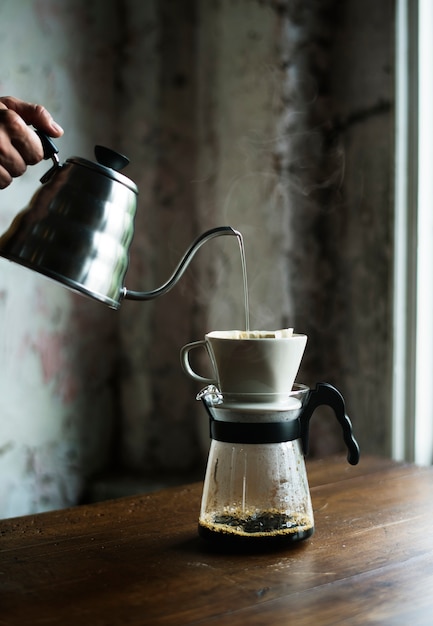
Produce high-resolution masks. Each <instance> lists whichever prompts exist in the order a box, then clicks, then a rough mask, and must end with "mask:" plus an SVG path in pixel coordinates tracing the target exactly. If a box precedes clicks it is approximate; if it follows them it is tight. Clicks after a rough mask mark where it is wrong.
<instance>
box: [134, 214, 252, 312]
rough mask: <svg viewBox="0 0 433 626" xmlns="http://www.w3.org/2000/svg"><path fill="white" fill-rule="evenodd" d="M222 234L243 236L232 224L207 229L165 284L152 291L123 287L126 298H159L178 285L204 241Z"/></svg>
mask: <svg viewBox="0 0 433 626" xmlns="http://www.w3.org/2000/svg"><path fill="white" fill-rule="evenodd" d="M221 235H234V236H235V237H238V239H239V238H240V237H241V233H240V232H239V231H237V230H235V229H234V228H232V227H231V226H218V227H217V228H212V229H211V230H207V231H206V232H204V233H202V234H201V235H200V236H199V237H197V239H196V240H195V241H194V242H193V243H192V244H191V246H190V247H189V248H188V250H187V251H186V253H185V254H184V256H183V257H182V259H181V260H180V262H179V264H178V265H177V267H176V269H175V270H174V272H173V274H172V275H171V277H170V278H169V279H168V280H167V281H166V282H165V283H164V284H163V285H161V287H158V288H157V289H153V290H152V291H131V290H130V289H126V287H123V289H122V295H123V298H124V299H125V300H153V299H154V298H158V297H159V296H162V295H164V294H166V293H167V292H168V291H170V289H172V287H174V286H175V285H176V283H177V282H178V281H179V279H180V278H181V277H182V276H183V274H184V272H185V270H186V268H187V267H188V265H189V264H190V262H191V261H192V259H193V257H194V256H195V254H196V252H198V250H199V249H200V248H201V247H202V245H203V244H204V243H206V242H207V241H209V240H210V239H213V238H214V237H220V236H221Z"/></svg>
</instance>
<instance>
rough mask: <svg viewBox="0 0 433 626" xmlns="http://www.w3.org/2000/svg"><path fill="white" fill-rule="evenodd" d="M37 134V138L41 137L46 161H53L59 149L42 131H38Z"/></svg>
mask: <svg viewBox="0 0 433 626" xmlns="http://www.w3.org/2000/svg"><path fill="white" fill-rule="evenodd" d="M35 132H36V134H37V136H38V137H39V139H40V140H41V143H42V147H43V149H44V159H53V158H54V155H56V154H57V153H58V152H59V149H58V147H57V146H56V144H55V143H54V141H53V140H52V139H51V137H48V135H46V134H45V133H43V132H42V131H41V130H38V129H36V131H35Z"/></svg>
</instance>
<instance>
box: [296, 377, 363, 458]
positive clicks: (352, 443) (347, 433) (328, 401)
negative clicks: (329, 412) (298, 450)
mask: <svg viewBox="0 0 433 626" xmlns="http://www.w3.org/2000/svg"><path fill="white" fill-rule="evenodd" d="M321 405H327V406H330V407H331V409H333V411H334V413H335V417H336V418H337V420H338V421H339V423H340V425H341V428H342V430H343V439H344V442H345V444H346V446H347V450H348V452H347V460H348V462H349V463H350V464H351V465H357V463H358V461H359V446H358V443H357V441H356V440H355V437H354V436H353V432H352V423H351V421H350V419H349V417H348V416H347V415H346V409H345V403H344V398H343V396H342V395H341V393H340V392H339V391H338V389H336V388H335V387H333V386H332V385H330V384H329V383H317V385H316V388H315V389H314V390H311V391H310V395H309V398H308V400H307V403H306V405H305V408H304V410H303V411H302V415H301V417H300V422H301V440H302V447H303V450H304V454H305V455H306V454H307V453H308V435H309V429H310V419H311V416H312V415H313V413H314V411H315V410H316V409H317V407H319V406H321Z"/></svg>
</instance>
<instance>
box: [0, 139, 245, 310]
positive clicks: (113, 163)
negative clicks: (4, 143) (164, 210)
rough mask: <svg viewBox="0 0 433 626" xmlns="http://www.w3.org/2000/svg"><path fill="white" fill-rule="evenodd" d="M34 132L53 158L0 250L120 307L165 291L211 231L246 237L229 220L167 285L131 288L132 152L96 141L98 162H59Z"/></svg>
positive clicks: (0, 243) (50, 144) (74, 159)
mask: <svg viewBox="0 0 433 626" xmlns="http://www.w3.org/2000/svg"><path fill="white" fill-rule="evenodd" d="M37 134H38V135H39V137H40V139H41V141H42V145H43V147H44V158H46V159H49V158H51V159H52V161H53V166H52V167H51V168H50V169H49V170H48V171H47V172H46V173H45V174H44V176H43V177H42V178H41V183H42V186H41V187H40V188H39V189H38V190H37V191H36V192H35V194H34V195H33V197H32V199H31V201H30V203H29V205H28V206H27V207H26V208H25V209H24V210H22V211H21V212H20V213H19V214H18V215H17V216H16V217H15V219H14V220H13V222H12V224H11V225H10V227H9V229H8V230H7V231H6V232H5V233H4V234H3V235H2V236H1V237H0V256H3V257H5V258H6V259H9V260H10V261H14V262H16V263H18V264H20V265H23V266H25V267H28V268H30V269H32V270H34V271H37V272H39V273H41V274H44V275H45V276H47V277H49V278H52V279H54V280H57V281H58V282H60V283H62V284H63V285H65V286H67V287H69V288H71V289H73V290H75V291H78V292H80V293H82V294H84V295H87V296H90V297H92V298H95V299H96V300H99V301H100V302H103V303H105V304H107V305H108V306H110V307H111V308H113V309H118V308H119V307H120V305H121V302H122V300H123V299H130V300H151V299H154V298H157V297H158V296H161V295H163V294H165V293H167V291H169V290H170V289H171V288H172V287H174V285H175V284H176V283H177V282H178V280H179V279H180V278H181V276H182V275H183V273H184V271H185V269H186V268H187V266H188V265H189V263H190V261H191V260H192V258H193V256H194V255H195V253H196V252H197V251H198V250H199V248H200V247H201V246H202V245H203V244H204V243H205V242H207V241H209V240H210V239H212V238H214V237H218V236H221V235H235V236H236V237H238V239H240V238H241V235H240V233H239V232H238V231H236V230H234V229H233V228H231V227H230V226H220V227H217V228H213V229H211V230H208V231H206V232H204V233H203V234H202V235H200V236H199V237H198V238H197V239H196V240H195V241H194V242H193V243H192V244H191V246H190V248H189V249H188V250H187V251H186V253H185V254H184V256H183V257H182V259H181V260H180V262H179V264H178V265H177V267H176V268H175V270H174V272H173V274H172V276H171V277H170V278H169V279H168V280H167V281H166V282H165V283H164V284H163V285H161V286H160V287H158V288H157V289H154V290H152V291H131V290H129V289H126V287H124V284H123V283H124V278H125V274H126V271H127V269H128V264H129V247H130V245H131V242H132V238H133V235H134V218H135V213H136V209H137V195H138V190H137V186H136V185H135V183H134V182H133V181H132V180H130V179H129V178H127V177H126V176H125V175H124V174H122V173H121V170H122V169H123V168H124V167H125V166H126V165H127V164H128V163H129V160H128V158H127V157H125V156H124V155H122V154H119V153H117V152H115V151H113V150H111V149H109V148H105V147H102V146H96V147H95V157H96V162H93V161H90V160H87V159H84V158H80V157H71V158H69V159H67V160H66V162H65V163H63V164H61V163H60V161H59V158H58V149H57V147H56V146H55V144H54V143H53V142H52V141H51V139H49V138H48V137H47V136H46V135H44V134H43V133H40V132H39V131H37Z"/></svg>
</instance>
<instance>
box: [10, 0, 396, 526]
mask: <svg viewBox="0 0 433 626" xmlns="http://www.w3.org/2000/svg"><path fill="white" fill-rule="evenodd" d="M393 33H394V2H393V1H392V0H386V1H384V2H380V3H378V2H376V1H375V0H366V1H365V2H363V3H359V2H357V1H356V0H218V1H217V0H210V1H207V0H181V1H175V0H146V2H140V1H139V0H104V1H102V0H95V1H94V2H91V3H89V2H86V1H85V0H63V1H62V2H58V1H55V0H26V1H24V2H19V3H17V2H15V1H14V0H0V54H1V59H2V63H1V67H0V93H1V95H15V96H16V97H19V98H22V99H26V100H31V101H35V102H40V103H43V104H44V105H45V106H46V107H47V108H48V109H49V110H50V111H51V112H52V113H53V115H54V117H55V118H56V120H57V121H58V122H59V123H60V124H61V125H62V126H63V127H64V129H65V135H64V137H63V138H61V139H60V140H58V142H57V143H58V147H59V149H60V158H61V160H65V159H66V158H68V157H70V156H72V155H78V156H83V157H86V158H93V146H94V144H96V143H100V144H105V145H108V146H110V147H112V148H114V149H117V150H119V151H121V152H124V153H125V154H127V155H128V156H129V158H130V159H131V163H130V165H129V166H128V169H127V170H126V171H125V174H126V175H128V176H129V177H130V178H132V179H133V180H134V181H135V182H136V184H137V185H138V188H139V192H140V193H139V206H138V213H137V219H136V230H135V237H134V241H133V244H132V248H131V258H130V268H129V271H128V274H127V281H126V286H127V287H128V288H129V289H135V290H145V289H152V288H154V287H156V286H158V285H159V284H161V283H163V282H164V281H165V280H166V279H167V278H168V276H169V275H170V274H171V272H172V271H173V270H174V267H175V266H176V264H177V262H178V261H179V259H180V257H181V256H182V254H183V253H184V252H185V250H186V249H187V247H188V246H189V244H190V243H191V242H192V240H193V239H194V238H195V237H196V236H197V235H199V234H200V233H201V232H203V231H204V230H206V229H207V228H212V227H214V226H219V225H225V224H228V225H231V226H233V227H234V228H236V229H238V230H240V231H241V232H242V234H243V236H244V240H245V246H246V256H247V270H248V279H249V290H250V307H251V310H250V315H251V326H252V327H254V328H280V327H286V326H294V328H295V330H296V331H298V332H303V333H306V334H307V335H308V336H309V342H308V345H307V349H306V353H305V357H304V360H303V363H302V366H301V371H300V373H299V376H298V381H299V382H303V383H306V384H309V385H314V384H315V383H316V382H318V381H319V380H326V381H329V382H331V383H333V384H335V385H336V386H337V387H338V388H339V389H340V390H341V391H342V393H343V395H344V396H345V399H346V404H347V409H348V413H349V415H350V416H351V418H352V421H353V423H354V428H355V432H356V435H357V438H358V440H359V442H360V444H361V447H362V451H363V452H364V453H367V452H374V453H380V454H385V455H388V454H389V453H390V419H391V418H390V410H391V408H390V407H391V373H392V342H391V338H392V332H391V330H392V329H391V321H392V267H393V241H392V233H393V187H392V176H393V132H394V103H393V98H394V96H393V93H394V50H393V46H394V41H393ZM48 167H49V164H47V163H43V164H39V165H37V166H34V167H31V168H29V170H28V171H27V173H26V174H25V175H24V176H23V177H21V178H20V179H18V180H16V181H14V183H13V184H12V185H11V187H10V188H8V189H7V190H5V191H1V192H0V227H1V229H2V231H3V230H5V229H6V228H7V227H8V225H9V223H10V221H11V219H12V217H13V216H14V215H15V214H16V212H18V210H19V209H21V208H22V207H24V206H25V205H26V204H27V202H28V199H29V198H30V197H31V195H32V193H33V191H34V190H35V189H36V188H37V186H38V185H39V182H38V181H39V178H40V176H41V175H42V173H43V172H44V171H45V170H46V169H48ZM0 319H1V325H0V385H1V394H0V516H1V517H6V516H13V515H21V514H26V513H30V512H35V511H43V510H46V509H50V508H60V507H64V506H68V505H73V504H76V503H78V502H81V501H83V499H92V498H98V497H110V496H112V495H120V494H121V493H126V492H128V491H132V490H141V489H146V488H154V487H155V486H158V485H159V484H165V483H166V482H172V481H178V480H184V479H187V478H189V477H198V478H199V477H201V475H202V473H203V470H204V464H205V461H206V454H207V446H208V439H207V423H206V418H205V416H204V415H203V411H202V408H201V406H200V404H199V403H198V402H197V401H196V400H195V395H196V393H197V391H198V390H199V387H197V386H196V385H195V384H194V383H192V382H191V381H190V380H189V379H187V378H186V377H185V375H184V374H183V373H182V371H181V368H180V365H179V349H180V347H181V346H182V345H183V344H184V343H186V342H188V341H192V340H195V339H198V338H201V337H202V335H203V334H204V333H205V332H206V331H208V330H211V329H217V328H218V329H222V328H239V327H242V326H243V324H244V302H243V295H242V273H241V265H240V255H239V249H238V247H237V242H236V238H234V237H219V238H217V239H214V240H212V241H211V242H209V243H208V244H206V245H205V246H204V247H203V248H202V249H201V250H200V251H199V252H198V253H197V255H196V257H195V258H194V260H193V262H192V264H191V266H190V267H189V269H188V270H187V272H186V274H185V276H184V277H183V279H182V281H181V282H180V283H179V284H178V285H177V286H176V287H175V288H174V289H173V290H172V291H171V292H170V293H169V294H167V295H166V296H164V297H162V298H159V299H158V300H155V301H152V302H142V303H137V302H131V301H125V302H124V303H123V304H122V307H121V309H120V311H118V312H113V311H111V310H106V309H105V308H104V307H103V305H101V304H98V303H94V302H92V301H90V300H87V299H85V298H83V297H80V296H77V295H75V294H72V293H70V292H68V291H67V290H65V289H63V288H62V287H60V286H57V285H55V284H53V283H51V282H49V281H47V280H46V279H44V278H42V277H39V276H37V275H33V274H32V273H31V272H28V271H26V270H24V269H22V268H19V267H14V266H13V265H12V264H10V263H8V262H7V261H5V260H0ZM317 413H318V414H317V416H315V419H314V420H313V422H312V434H311V437H312V440H311V454H313V455H321V456H324V455H326V454H331V453H333V452H336V451H339V450H341V449H342V439H341V436H340V432H339V430H338V427H336V425H334V423H333V420H332V416H330V415H328V414H327V412H326V411H323V412H322V413H320V414H319V412H317Z"/></svg>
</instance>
